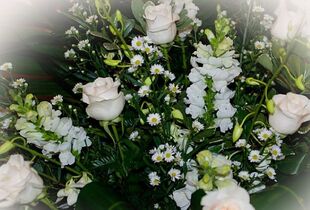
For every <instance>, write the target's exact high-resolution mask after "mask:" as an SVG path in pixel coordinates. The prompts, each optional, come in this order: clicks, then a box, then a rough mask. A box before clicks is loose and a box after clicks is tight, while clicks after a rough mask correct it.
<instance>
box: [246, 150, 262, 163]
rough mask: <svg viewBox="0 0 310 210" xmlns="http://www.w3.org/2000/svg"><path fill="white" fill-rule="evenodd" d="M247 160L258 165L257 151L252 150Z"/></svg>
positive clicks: (259, 157) (259, 156)
mask: <svg viewBox="0 0 310 210" xmlns="http://www.w3.org/2000/svg"><path fill="white" fill-rule="evenodd" d="M248 159H249V160H250V162H251V163H258V162H259V161H260V160H261V155H260V154H259V151H258V150H252V151H251V152H250V154H249V157H248Z"/></svg>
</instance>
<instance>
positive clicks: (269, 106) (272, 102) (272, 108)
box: [266, 99, 275, 114]
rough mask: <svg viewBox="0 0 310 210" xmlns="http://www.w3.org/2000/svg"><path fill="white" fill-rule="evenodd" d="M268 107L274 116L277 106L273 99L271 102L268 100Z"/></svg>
mask: <svg viewBox="0 0 310 210" xmlns="http://www.w3.org/2000/svg"><path fill="white" fill-rule="evenodd" d="M266 106H267V110H268V112H269V113H270V114H273V113H274V111H275V104H274V101H273V100H272V99H271V100H267V101H266Z"/></svg>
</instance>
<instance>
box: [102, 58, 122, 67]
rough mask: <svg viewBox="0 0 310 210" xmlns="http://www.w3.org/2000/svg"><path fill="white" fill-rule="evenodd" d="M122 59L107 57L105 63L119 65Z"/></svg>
mask: <svg viewBox="0 0 310 210" xmlns="http://www.w3.org/2000/svg"><path fill="white" fill-rule="evenodd" d="M120 62H121V61H120V60H112V59H105V60H104V63H105V64H107V65H108V66H117V65H118V64H119V63H120Z"/></svg>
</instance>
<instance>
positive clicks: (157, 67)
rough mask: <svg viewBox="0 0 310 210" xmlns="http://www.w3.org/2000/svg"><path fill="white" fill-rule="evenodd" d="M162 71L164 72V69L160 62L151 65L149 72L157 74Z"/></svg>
mask: <svg viewBox="0 0 310 210" xmlns="http://www.w3.org/2000/svg"><path fill="white" fill-rule="evenodd" d="M164 72H165V69H164V67H163V66H162V65H160V64H155V65H152V66H151V74H152V75H159V74H163V73H164Z"/></svg>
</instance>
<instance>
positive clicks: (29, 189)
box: [0, 155, 44, 209]
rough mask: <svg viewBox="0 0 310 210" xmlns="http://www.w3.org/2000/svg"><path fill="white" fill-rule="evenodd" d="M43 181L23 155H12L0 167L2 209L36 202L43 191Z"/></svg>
mask: <svg viewBox="0 0 310 210" xmlns="http://www.w3.org/2000/svg"><path fill="white" fill-rule="evenodd" d="M43 187H44V185H43V181H42V179H41V177H40V176H39V175H38V173H37V172H36V171H35V170H34V169H33V168H31V166H30V162H28V161H24V158H23V156H21V155H11V156H10V159H9V161H8V162H7V163H5V164H3V165H2V166H1V167H0V208H1V209H2V208H8V207H10V206H13V205H15V204H27V203H31V202H32V201H34V200H35V199H36V198H37V197H38V195H40V194H41V192H42V190H43Z"/></svg>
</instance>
